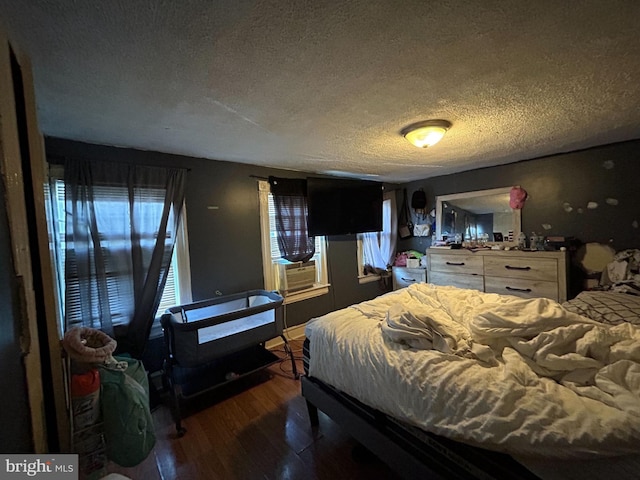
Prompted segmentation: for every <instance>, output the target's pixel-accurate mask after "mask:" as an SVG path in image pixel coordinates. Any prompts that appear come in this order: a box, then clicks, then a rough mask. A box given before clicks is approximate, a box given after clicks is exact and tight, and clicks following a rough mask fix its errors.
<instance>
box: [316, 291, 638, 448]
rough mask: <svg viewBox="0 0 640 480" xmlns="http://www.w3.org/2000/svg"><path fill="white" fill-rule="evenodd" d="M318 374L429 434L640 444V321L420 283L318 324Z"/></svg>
mask: <svg viewBox="0 0 640 480" xmlns="http://www.w3.org/2000/svg"><path fill="white" fill-rule="evenodd" d="M306 335H307V337H309V338H310V339H311V352H310V356H311V363H310V366H309V374H310V375H311V376H312V377H316V378H318V379H320V380H323V381H325V382H327V383H329V384H331V385H333V386H335V387H337V388H338V389H340V390H342V391H344V392H345V393H348V394H350V395H352V396H354V397H356V398H358V399H359V400H361V401H362V402H364V403H366V404H368V405H370V406H372V407H374V408H377V409H379V410H381V411H383V412H385V413H388V414H390V415H393V416H394V417H396V418H399V419H401V420H404V421H406V422H408V423H410V424H413V425H416V426H418V427H421V428H423V429H425V430H427V431H431V432H434V433H436V434H439V435H443V436H446V437H449V438H452V439H454V440H458V441H463V442H466V443H470V444H474V445H480V446H483V447H484V448H490V449H494V450H499V451H503V452H507V453H510V454H519V455H544V456H547V457H548V456H557V457H571V456H580V455H594V454H607V455H613V454H615V455H620V454H627V453H633V452H635V453H637V452H639V451H640V328H639V327H636V326H633V325H630V324H622V325H617V326H609V325H603V324H599V323H597V322H594V321H591V320H589V319H587V318H586V317H582V316H580V315H577V314H574V313H570V312H568V311H567V310H565V309H563V308H562V307H561V306H560V305H559V304H557V303H555V302H553V301H551V300H547V299H534V300H524V299H519V298H516V297H510V296H500V295H496V294H485V293H481V292H476V291H473V290H462V289H457V288H454V287H436V286H433V285H430V284H417V285H412V286H410V287H409V288H405V289H402V290H397V291H394V292H391V293H388V294H386V295H383V296H381V297H378V298H376V299H374V300H371V301H368V302H363V303H361V304H358V305H354V306H352V307H348V308H346V309H343V310H340V311H337V312H332V313H330V314H327V315H325V316H323V317H320V318H316V319H313V320H311V321H310V322H309V323H308V324H307V327H306Z"/></svg>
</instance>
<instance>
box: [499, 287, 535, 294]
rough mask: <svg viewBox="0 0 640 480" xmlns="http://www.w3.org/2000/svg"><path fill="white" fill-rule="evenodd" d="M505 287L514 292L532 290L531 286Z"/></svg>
mask: <svg viewBox="0 0 640 480" xmlns="http://www.w3.org/2000/svg"><path fill="white" fill-rule="evenodd" d="M505 288H506V289H507V290H510V291H512V292H526V293H529V292H531V289H530V288H515V287H505Z"/></svg>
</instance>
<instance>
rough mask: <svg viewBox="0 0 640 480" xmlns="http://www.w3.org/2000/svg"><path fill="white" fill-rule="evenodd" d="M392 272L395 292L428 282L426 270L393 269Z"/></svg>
mask: <svg viewBox="0 0 640 480" xmlns="http://www.w3.org/2000/svg"><path fill="white" fill-rule="evenodd" d="M392 272H393V273H392V274H393V289H394V290H398V289H399V288H404V287H408V286H409V285H412V284H414V283H424V282H426V281H427V270H426V269H424V268H407V267H393V269H392Z"/></svg>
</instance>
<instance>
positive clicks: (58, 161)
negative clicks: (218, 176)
mask: <svg viewBox="0 0 640 480" xmlns="http://www.w3.org/2000/svg"><path fill="white" fill-rule="evenodd" d="M45 156H46V157H47V161H49V160H50V159H51V160H53V161H52V162H49V163H52V164H54V165H62V164H63V163H64V160H66V159H67V158H71V159H74V160H81V161H86V160H85V159H83V158H78V157H74V156H71V155H56V154H53V155H48V154H46V153H45ZM92 161H93V160H92ZM95 161H96V162H100V161H106V162H114V163H121V164H124V165H137V166H140V167H163V168H179V169H181V170H186V171H187V172H190V171H191V169H190V168H185V167H176V166H173V165H172V166H169V165H159V164H155V163H137V162H134V161H132V160H126V161H120V160H104V159H103V160H95Z"/></svg>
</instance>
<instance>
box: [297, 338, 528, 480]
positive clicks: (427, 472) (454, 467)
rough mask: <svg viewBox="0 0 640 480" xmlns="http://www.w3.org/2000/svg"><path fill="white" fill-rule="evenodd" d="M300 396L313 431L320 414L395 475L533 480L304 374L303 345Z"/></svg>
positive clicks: (499, 457)
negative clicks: (319, 412) (320, 412)
mask: <svg viewBox="0 0 640 480" xmlns="http://www.w3.org/2000/svg"><path fill="white" fill-rule="evenodd" d="M303 352H304V370H305V375H304V376H302V378H301V386H302V396H303V397H304V398H305V400H306V402H307V408H308V412H309V419H310V421H311V425H312V426H313V427H317V426H318V425H319V417H318V410H321V411H322V412H324V413H325V414H326V415H328V416H329V417H330V418H331V419H332V420H333V421H335V422H336V423H337V424H338V425H339V426H340V427H341V428H343V429H344V430H345V431H346V432H347V433H349V434H350V435H351V436H352V437H353V438H355V439H356V440H357V441H358V442H360V443H361V444H362V445H363V446H364V447H366V448H367V449H369V450H370V451H371V452H372V453H374V454H375V455H377V456H378V457H379V458H380V459H381V460H382V461H384V462H385V463H387V464H388V465H389V466H390V467H391V468H392V469H393V470H395V471H396V472H398V473H399V474H400V475H401V476H403V477H405V478H408V479H414V478H429V479H443V480H444V479H446V480H449V479H460V480H462V479H464V480H467V479H471V478H473V479H514V480H515V479H521V480H527V479H531V480H533V479H538V477H537V476H535V475H534V474H533V473H531V472H530V471H529V470H527V469H526V468H525V467H524V466H523V465H522V464H520V463H518V462H516V461H515V460H514V459H513V458H512V457H510V456H508V455H505V454H501V453H497V452H492V451H489V450H484V449H481V448H477V447H472V446H470V445H465V444H462V443H459V442H455V441H453V440H449V439H447V438H444V437H440V436H437V435H434V434H431V433H428V432H424V431H423V430H420V429H418V428H416V427H412V426H409V425H407V424H404V423H402V422H399V421H398V420H395V419H393V418H392V417H390V416H388V415H385V414H383V413H381V412H379V411H377V410H375V409H373V408H371V407H368V406H367V405H364V404H363V403H361V402H359V401H358V400H356V399H355V398H353V397H351V396H349V395H346V394H345V393H342V392H340V391H338V390H336V389H335V388H333V387H332V386H330V385H327V384H325V383H324V382H322V381H320V380H318V379H316V378H313V377H310V376H309V375H308V358H309V340H308V339H307V340H305V343H304V347H303Z"/></svg>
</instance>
